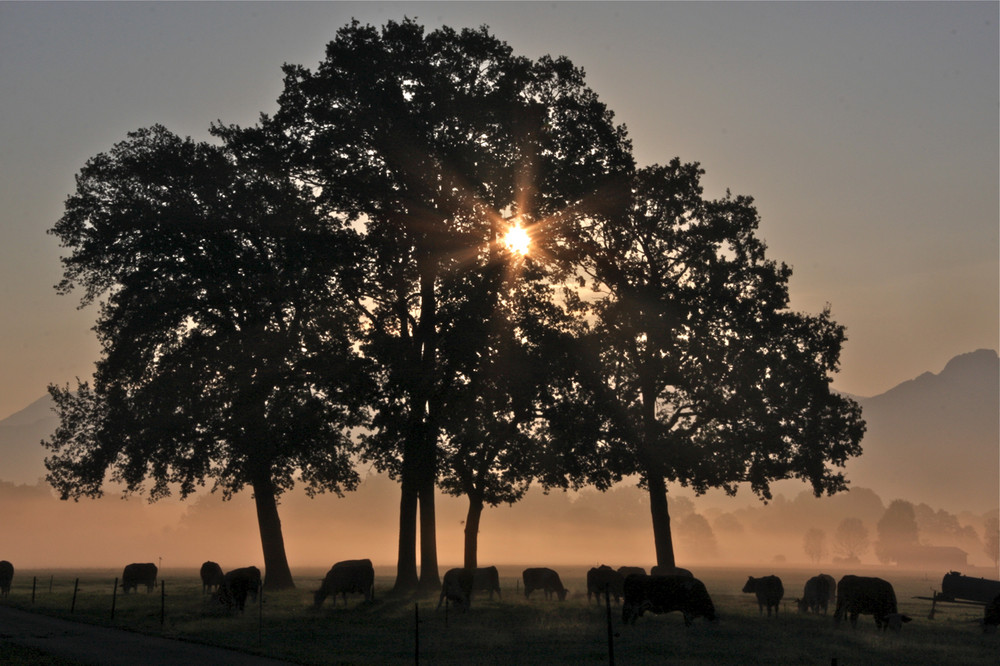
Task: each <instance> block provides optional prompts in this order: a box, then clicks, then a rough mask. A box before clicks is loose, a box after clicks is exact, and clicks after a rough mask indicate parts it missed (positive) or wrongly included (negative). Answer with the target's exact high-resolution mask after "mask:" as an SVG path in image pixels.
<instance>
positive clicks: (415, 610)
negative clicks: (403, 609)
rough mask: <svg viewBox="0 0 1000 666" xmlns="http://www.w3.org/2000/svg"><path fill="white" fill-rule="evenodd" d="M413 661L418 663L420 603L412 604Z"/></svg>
mask: <svg viewBox="0 0 1000 666" xmlns="http://www.w3.org/2000/svg"><path fill="white" fill-rule="evenodd" d="M413 629H414V631H413V663H414V664H416V665H417V666H419V664H420V604H417V603H414V604H413Z"/></svg>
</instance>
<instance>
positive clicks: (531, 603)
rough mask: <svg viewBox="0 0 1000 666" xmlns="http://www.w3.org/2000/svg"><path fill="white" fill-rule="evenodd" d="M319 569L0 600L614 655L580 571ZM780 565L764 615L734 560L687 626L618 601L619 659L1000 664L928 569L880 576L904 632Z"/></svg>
mask: <svg viewBox="0 0 1000 666" xmlns="http://www.w3.org/2000/svg"><path fill="white" fill-rule="evenodd" d="M322 573H323V572H319V571H316V572H312V574H313V575H300V576H299V577H298V579H297V583H298V585H299V588H300V589H297V590H290V591H287V592H282V593H272V594H267V595H265V599H264V603H263V604H261V605H249V604H248V607H247V609H246V612H245V613H244V614H243V615H235V616H234V615H229V614H228V613H226V612H224V611H223V610H222V609H220V608H218V607H216V606H214V605H213V604H212V603H211V602H210V600H209V599H208V598H207V597H206V596H204V595H202V593H201V584H200V581H199V580H198V577H197V572H195V571H193V570H192V571H190V572H184V571H179V572H167V575H166V576H165V577H164V580H165V582H166V585H165V590H166V595H165V597H161V594H160V588H157V590H156V592H155V593H153V594H146V593H145V592H144V591H143V592H140V593H139V594H129V595H122V594H118V595H117V598H116V600H115V618H114V620H112V619H111V616H110V611H111V604H112V586H113V581H114V577H115V575H117V572H110V571H107V572H102V571H92V572H86V573H83V574H81V576H80V584H79V589H78V591H77V599H76V603H75V608H74V610H73V612H72V613H70V610H69V609H70V606H71V605H72V594H73V586H74V579H75V576H74V577H73V578H69V577H68V576H66V575H62V576H55V578H53V586H52V591H51V592H49V589H48V584H49V575H48V574H46V575H44V576H39V583H38V584H37V586H36V597H35V603H34V605H32V603H31V575H32V574H31V573H30V572H29V573H28V576H27V580H26V581H25V576H23V575H19V577H18V578H16V579H15V586H14V589H13V590H12V592H11V596H10V597H9V598H8V599H6V600H3V601H0V603H5V604H9V605H12V606H17V607H21V608H25V609H28V610H33V611H35V612H40V613H46V614H51V615H57V616H60V617H64V618H68V619H73V620H77V621H81V622H90V623H95V624H101V625H106V626H118V627H122V628H127V629H130V630H133V631H140V632H144V633H149V634H154V635H161V636H166V637H174V638H183V639H185V640H191V641H196V642H201V643H206V644H211V645H219V646H224V647H230V648H235V649H238V650H243V651H246V652H251V653H256V654H264V655H267V656H271V657H276V658H280V659H286V660H289V661H294V662H298V663H302V664H373V663H378V664H404V663H413V662H414V660H415V655H416V650H417V640H418V636H417V629H419V656H420V663H422V664H511V663H519V664H529V663H532V664H572V665H573V666H579V665H581V664H602V663H608V631H607V615H606V612H605V606H604V604H603V603H602V604H596V603H594V602H591V603H590V604H588V603H587V598H586V594H585V593H584V592H583V590H584V589H585V586H584V582H583V578H582V572H577V573H580V574H581V575H580V576H564V582H565V583H566V585H567V587H568V588H569V589H570V590H571V595H570V597H569V598H567V600H566V601H565V602H563V603H560V602H557V601H546V600H544V599H543V598H542V596H541V593H540V592H536V593H535V594H533V595H532V599H530V600H525V599H524V596H523V594H522V595H519V594H518V593H517V590H516V584H515V580H514V578H512V577H510V576H508V577H505V578H504V580H502V581H501V582H502V586H503V591H504V596H503V599H502V600H496V599H494V600H493V601H489V600H487V599H486V598H485V596H484V595H480V597H479V598H477V599H476V600H475V601H474V603H473V608H472V610H471V611H469V612H468V613H457V612H455V610H454V609H449V611H448V612H447V613H446V612H445V609H444V608H442V609H441V610H435V606H436V604H437V597H436V595H435V596H427V597H423V598H417V599H414V598H409V597H407V598H391V597H387V596H386V594H385V591H386V590H387V589H388V587H389V586H390V585H391V582H392V581H391V580H389V579H381V578H380V579H378V580H377V582H376V585H377V589H376V600H375V601H374V602H372V603H364V602H362V601H360V600H359V597H357V596H355V597H353V598H351V597H349V598H348V599H349V600H348V605H347V607H346V608H345V607H343V606H341V605H338V606H336V607H334V606H333V605H332V602H331V600H330V599H328V600H327V601H326V603H325V604H324V606H323V607H322V608H320V609H318V610H317V609H314V608H313V607H312V595H311V590H312V589H313V588H315V587H318V583H319V578H320V577H321V576H322ZM778 573H779V575H781V576H782V579H783V580H784V582H785V590H786V604H785V608H784V609H783V612H782V613H781V614H780V615H779V616H778V617H777V618H768V617H766V616H764V617H761V616H760V615H759V613H758V610H757V605H756V603H755V601H754V599H753V597H752V595H745V594H742V593H741V592H740V589H741V587H742V583H743V580H744V579H745V574H744V573H743V572H740V571H734V570H725V569H717V570H710V569H709V570H706V571H704V572H702V573H701V575H700V577H701V579H702V580H703V581H704V582H705V584H706V586H707V587H708V590H709V592H710V593H711V595H712V598H713V601H714V602H715V605H716V608H717V610H718V612H719V615H720V620H719V622H717V623H708V622H705V621H704V620H702V619H698V620H696V621H695V624H694V625H693V626H692V627H685V626H684V623H683V619H682V617H681V615H680V614H679V613H670V614H666V615H662V616H656V615H649V614H647V615H645V616H644V617H642V618H640V619H639V620H638V621H637V622H636V624H635V626H623V625H622V623H621V615H620V613H621V611H620V607H618V606H615V605H614V604H613V605H612V631H613V634H614V636H613V641H614V652H615V660H616V663H619V664H636V663H671V664H830V663H831V661H832V660H833V659H834V658H835V659H837V661H838V663H840V664H907V665H911V664H934V665H937V664H943V663H949V664H997V663H1000V634H983V633H982V630H981V628H980V627H979V625H978V624H977V623H976V620H977V619H979V618H981V617H982V609H981V607H955V606H949V607H939V612H938V615H937V617H936V619H934V620H929V619H928V618H927V614H928V611H929V610H930V602H927V601H922V600H917V599H913V597H914V596H917V595H920V596H927V595H928V593H929V586H931V585H933V583H930V582H928V581H926V580H924V579H922V578H919V577H915V576H903V575H900V576H895V577H894V576H891V575H886V576H884V577H886V578H887V579H889V580H890V581H891V582H892V583H893V585H894V586H895V588H896V592H897V596H898V597H899V600H900V610H901V611H902V612H905V613H908V614H909V615H911V616H912V617H913V618H914V621H913V622H911V623H910V624H908V625H907V626H906V627H904V629H903V631H902V633H900V634H892V633H888V634H885V633H879V632H877V631H876V629H875V624H874V621H873V620H872V618H871V616H862V617H861V619H860V620H859V622H858V627H857V628H856V629H852V628H851V627H850V626H849V624H848V623H846V622H845V623H844V624H843V625H842V626H840V627H835V626H834V623H833V619H832V610H833V609H832V608H831V609H830V615H829V616H825V617H824V616H822V615H819V616H815V615H799V614H797V613H795V612H793V608H794V607H793V605H792V599H794V598H795V597H796V596H797V594H798V592H799V591H801V589H802V584H803V583H804V581H805V580H806V578H808V577H809V576H811V575H812V573H813V572H809V573H805V572H795V571H789V572H778ZM754 575H757V573H754ZM835 577H837V578H839V575H836V576H835ZM161 604H162V608H163V609H164V616H163V623H162V624H161ZM418 611H419V619H420V624H419V626H418V625H417V623H416V620H417V612H418ZM5 657H6V655H5V654H4V653H0V661H2V662H4V663H7V662H8V661H10V662H11V663H18V662H17V661H15V660H14V658H13V657H12V658H10V659H8V658H5ZM15 657H16V655H15ZM23 663H36V662H31V661H26V662H23ZM41 663H46V662H41ZM47 663H53V664H60V663H65V662H58V661H52V662H47Z"/></svg>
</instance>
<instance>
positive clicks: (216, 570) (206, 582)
mask: <svg viewBox="0 0 1000 666" xmlns="http://www.w3.org/2000/svg"><path fill="white" fill-rule="evenodd" d="M199 573H200V574H201V593H202V594H207V593H209V592H211V591H212V588H215V589H218V588H219V586H220V585H222V579H223V578H224V577H225V574H223V573H222V567H220V566H219V565H218V564H217V563H215V562H212V561H211V560H209V561H208V562H205V563H204V564H202V565H201V571H200V572H199Z"/></svg>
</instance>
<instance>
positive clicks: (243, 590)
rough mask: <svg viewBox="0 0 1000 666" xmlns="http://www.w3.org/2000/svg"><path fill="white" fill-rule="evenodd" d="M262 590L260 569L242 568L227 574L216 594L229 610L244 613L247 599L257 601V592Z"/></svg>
mask: <svg viewBox="0 0 1000 666" xmlns="http://www.w3.org/2000/svg"><path fill="white" fill-rule="evenodd" d="M259 589H260V569H258V568H257V567H242V568H240V569H233V570H232V571H228V572H226V575H225V576H223V578H222V584H221V585H219V591H218V592H217V593H216V596H217V598H218V600H219V601H220V602H221V603H222V604H223V605H224V606H226V607H227V608H229V610H234V609H236V610H239V611H240V612H241V613H242V612H243V608H244V606H246V602H247V597H248V596H249V597H250V599H251V601H257V590H259Z"/></svg>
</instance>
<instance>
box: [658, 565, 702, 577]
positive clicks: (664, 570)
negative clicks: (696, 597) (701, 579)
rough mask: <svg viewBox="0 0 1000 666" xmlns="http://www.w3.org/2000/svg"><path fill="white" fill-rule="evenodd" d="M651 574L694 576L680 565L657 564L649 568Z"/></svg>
mask: <svg viewBox="0 0 1000 666" xmlns="http://www.w3.org/2000/svg"><path fill="white" fill-rule="evenodd" d="M649 574H650V575H651V576H687V577H688V578H694V574H693V573H691V572H690V571H688V570H687V569H684V568H681V567H661V566H659V565H657V566H655V567H653V568H652V569H650V570H649Z"/></svg>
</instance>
